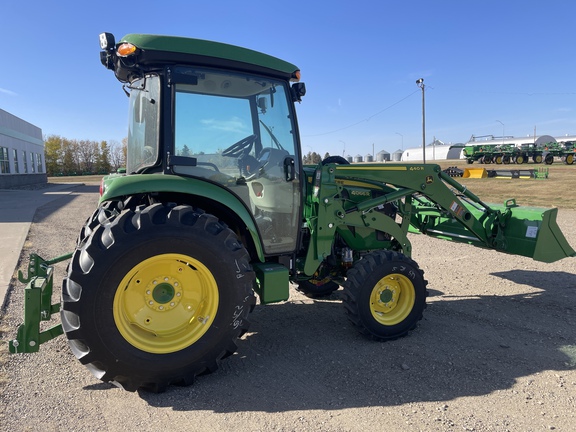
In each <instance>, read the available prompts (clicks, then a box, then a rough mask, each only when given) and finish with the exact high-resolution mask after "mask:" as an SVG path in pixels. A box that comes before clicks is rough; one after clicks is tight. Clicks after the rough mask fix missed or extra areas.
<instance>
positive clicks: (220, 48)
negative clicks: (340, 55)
mask: <svg viewBox="0 0 576 432" xmlns="http://www.w3.org/2000/svg"><path fill="white" fill-rule="evenodd" d="M122 43H131V44H133V45H135V46H136V47H137V48H138V49H139V54H138V63H139V64H140V65H151V66H152V65H160V64H167V63H179V64H195V65H203V66H216V67H224V68H230V69H235V70H243V71H249V72H256V73H264V74H266V75H273V76H277V77H280V78H283V79H288V80H290V79H292V78H294V77H295V74H296V72H297V71H298V70H299V69H298V67H297V66H295V65H293V64H291V63H288V62H286V61H284V60H281V59H279V58H276V57H273V56H270V55H268V54H264V53H261V52H258V51H253V50H251V49H247V48H242V47H239V46H234V45H229V44H225V43H221V42H213V41H208V40H203V39H193V38H186V37H177V36H159V35H150V34H128V35H126V36H124V37H123V38H122V39H121V40H120V41H119V42H118V45H121V44H122Z"/></svg>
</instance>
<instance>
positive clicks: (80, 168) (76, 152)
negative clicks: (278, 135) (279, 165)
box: [44, 135, 330, 177]
mask: <svg viewBox="0 0 576 432" xmlns="http://www.w3.org/2000/svg"><path fill="white" fill-rule="evenodd" d="M126 147H127V138H124V139H123V140H122V143H119V142H118V141H100V142H98V141H90V140H75V139H72V140H71V139H67V138H63V137H61V136H59V135H50V136H48V137H45V138H44V154H45V158H46V174H47V175H48V176H49V177H54V176H73V175H92V174H109V173H111V172H115V171H117V170H118V168H122V167H125V166H126ZM186 151H188V149H187V148H185V150H184V152H186ZM183 155H184V154H183ZM328 156H330V154H329V153H326V154H325V155H324V157H322V156H321V155H320V154H318V153H316V152H308V154H305V155H303V157H302V162H303V163H304V164H305V165H317V164H318V163H320V162H321V161H322V159H326V158H327V157H328Z"/></svg>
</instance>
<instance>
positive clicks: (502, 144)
mask: <svg viewBox="0 0 576 432" xmlns="http://www.w3.org/2000/svg"><path fill="white" fill-rule="evenodd" d="M496 121H497V122H498V123H500V124H501V125H502V145H504V136H505V134H504V123H502V122H501V121H500V120H496Z"/></svg>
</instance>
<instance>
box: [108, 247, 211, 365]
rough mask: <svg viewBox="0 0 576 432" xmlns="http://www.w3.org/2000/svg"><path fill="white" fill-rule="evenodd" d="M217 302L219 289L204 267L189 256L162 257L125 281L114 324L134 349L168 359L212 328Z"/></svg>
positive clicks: (142, 265) (139, 267) (118, 296)
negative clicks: (168, 356) (162, 355)
mask: <svg viewBox="0 0 576 432" xmlns="http://www.w3.org/2000/svg"><path fill="white" fill-rule="evenodd" d="M218 302H219V296H218V285H217V284H216V280H215V279H214V276H213V275H212V272H210V270H208V268H207V267H206V266H205V265H203V264H202V263H201V262H199V261H198V260H196V259H194V258H191V257H189V256H186V255H181V254H163V255H157V256H154V257H152V258H148V259H147V260H145V261H142V262H141V263H139V264H138V265H136V266H135V267H134V268H132V270H130V271H129V272H128V273H127V274H126V276H125V277H124V279H122V281H121V282H120V285H119V286H118V289H117V290H116V295H115V296H114V304H113V312H114V321H115V323H116V327H117V328H118V330H119V331H120V333H121V334H122V336H123V337H124V339H126V341H128V342H129V343H130V344H131V345H133V346H134V347H136V348H138V349H140V350H142V351H146V352H149V353H155V354H166V353H171V352H176V351H180V350H182V349H184V348H186V347H188V346H190V345H192V344H193V343H195V342H196V341H198V339H200V338H201V337H202V336H203V335H204V334H205V333H206V332H207V331H208V329H209V328H210V326H211V325H212V323H213V321H214V318H215V316H216V311H217V310H218Z"/></svg>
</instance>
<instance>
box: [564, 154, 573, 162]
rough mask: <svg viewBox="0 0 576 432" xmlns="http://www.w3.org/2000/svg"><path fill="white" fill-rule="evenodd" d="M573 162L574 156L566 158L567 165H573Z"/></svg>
mask: <svg viewBox="0 0 576 432" xmlns="http://www.w3.org/2000/svg"><path fill="white" fill-rule="evenodd" d="M573 162H574V155H571V154H570V155H568V156H566V163H567V164H568V165H572V163H573Z"/></svg>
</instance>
